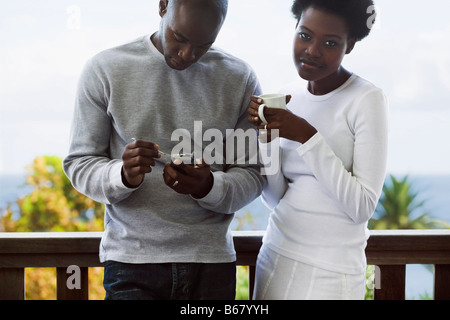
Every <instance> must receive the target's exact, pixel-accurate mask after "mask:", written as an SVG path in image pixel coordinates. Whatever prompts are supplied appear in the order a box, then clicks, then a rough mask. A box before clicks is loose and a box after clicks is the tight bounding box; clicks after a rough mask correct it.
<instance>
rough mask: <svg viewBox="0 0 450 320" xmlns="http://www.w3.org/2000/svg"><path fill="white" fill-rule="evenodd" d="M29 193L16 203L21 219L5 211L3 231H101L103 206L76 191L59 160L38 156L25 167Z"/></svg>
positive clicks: (8, 210) (9, 211)
mask: <svg viewBox="0 0 450 320" xmlns="http://www.w3.org/2000/svg"><path fill="white" fill-rule="evenodd" d="M27 170H28V173H27V180H26V181H27V182H26V183H27V184H28V185H31V186H32V187H33V190H32V192H31V193H30V194H28V195H26V196H24V197H22V198H20V199H18V200H17V204H18V206H19V209H20V218H19V219H17V220H14V219H13V212H12V211H11V210H10V209H9V208H8V209H7V212H6V215H4V216H3V217H2V220H1V225H2V230H3V231H9V232H29V231H41V232H44V231H53V232H55V231H102V230H103V214H104V205H103V204H100V203H97V202H95V201H93V200H92V199H90V198H88V197H85V196H84V195H82V194H80V193H79V192H78V191H76V190H75V189H74V188H73V187H72V185H71V183H70V181H69V179H68V178H67V177H66V175H65V174H64V172H63V169H62V159H61V158H59V157H56V156H39V157H36V158H35V159H34V161H33V163H32V164H31V165H30V166H29V167H27Z"/></svg>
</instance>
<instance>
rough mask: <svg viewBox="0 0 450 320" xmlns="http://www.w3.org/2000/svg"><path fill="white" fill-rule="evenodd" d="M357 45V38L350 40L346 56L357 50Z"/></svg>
mask: <svg viewBox="0 0 450 320" xmlns="http://www.w3.org/2000/svg"><path fill="white" fill-rule="evenodd" d="M355 44H356V38H355V37H351V38H350V39H348V40H347V50H346V51H345V54H349V53H350V52H352V51H353V48H355Z"/></svg>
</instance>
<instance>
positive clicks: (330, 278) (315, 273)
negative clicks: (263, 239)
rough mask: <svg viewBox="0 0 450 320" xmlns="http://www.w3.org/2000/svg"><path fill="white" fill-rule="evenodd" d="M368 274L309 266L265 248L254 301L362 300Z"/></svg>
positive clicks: (262, 248) (258, 268) (260, 257)
mask: <svg viewBox="0 0 450 320" xmlns="http://www.w3.org/2000/svg"><path fill="white" fill-rule="evenodd" d="M365 284H366V275H365V273H363V274H359V275H353V274H343V273H337V272H332V271H327V270H323V269H320V268H317V267H314V266H311V265H307V264H304V263H301V262H298V261H295V260H292V259H289V258H286V257H284V256H282V255H279V254H278V253H276V252H274V251H273V250H271V249H270V248H268V247H267V246H264V245H263V246H262V247H261V250H260V252H259V255H258V260H257V263H256V279H255V289H254V293H253V299H255V300H363V299H364V295H365Z"/></svg>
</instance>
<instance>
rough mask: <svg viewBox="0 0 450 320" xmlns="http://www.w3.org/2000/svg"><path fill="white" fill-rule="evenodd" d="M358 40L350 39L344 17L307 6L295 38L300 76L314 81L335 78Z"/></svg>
mask: <svg viewBox="0 0 450 320" xmlns="http://www.w3.org/2000/svg"><path fill="white" fill-rule="evenodd" d="M355 42H356V41H355V39H353V38H350V39H349V27H348V25H347V23H346V21H345V20H344V19H343V18H341V17H340V16H338V15H335V14H332V13H328V12H326V11H323V10H320V9H315V8H313V7H309V8H307V9H306V10H305V11H303V14H302V17H301V19H300V21H299V23H298V26H297V30H296V35H295V41H294V59H295V65H296V68H297V71H298V73H299V75H300V77H302V78H303V79H305V80H308V81H314V82H317V81H323V80H325V81H332V79H333V76H334V75H336V74H337V72H338V70H339V69H340V66H341V63H342V60H343V59H344V56H345V55H346V54H348V53H350V52H351V50H352V49H353V47H354V45H355Z"/></svg>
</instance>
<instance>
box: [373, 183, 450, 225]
mask: <svg viewBox="0 0 450 320" xmlns="http://www.w3.org/2000/svg"><path fill="white" fill-rule="evenodd" d="M390 180H391V184H390V185H389V184H386V183H385V184H384V186H383V194H382V196H381V199H380V201H379V203H378V207H377V210H376V212H377V213H378V214H379V216H380V217H379V218H378V219H372V220H370V221H369V228H370V229H434V228H449V224H448V223H446V222H443V221H437V220H434V219H431V218H430V216H429V213H428V212H426V211H424V204H425V201H424V200H423V201H419V200H418V193H417V192H414V191H413V188H412V184H411V183H410V182H409V181H408V176H405V177H404V178H403V179H401V180H398V179H396V178H395V177H394V176H392V175H391V176H390ZM413 215H418V217H417V218H412V216H413Z"/></svg>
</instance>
